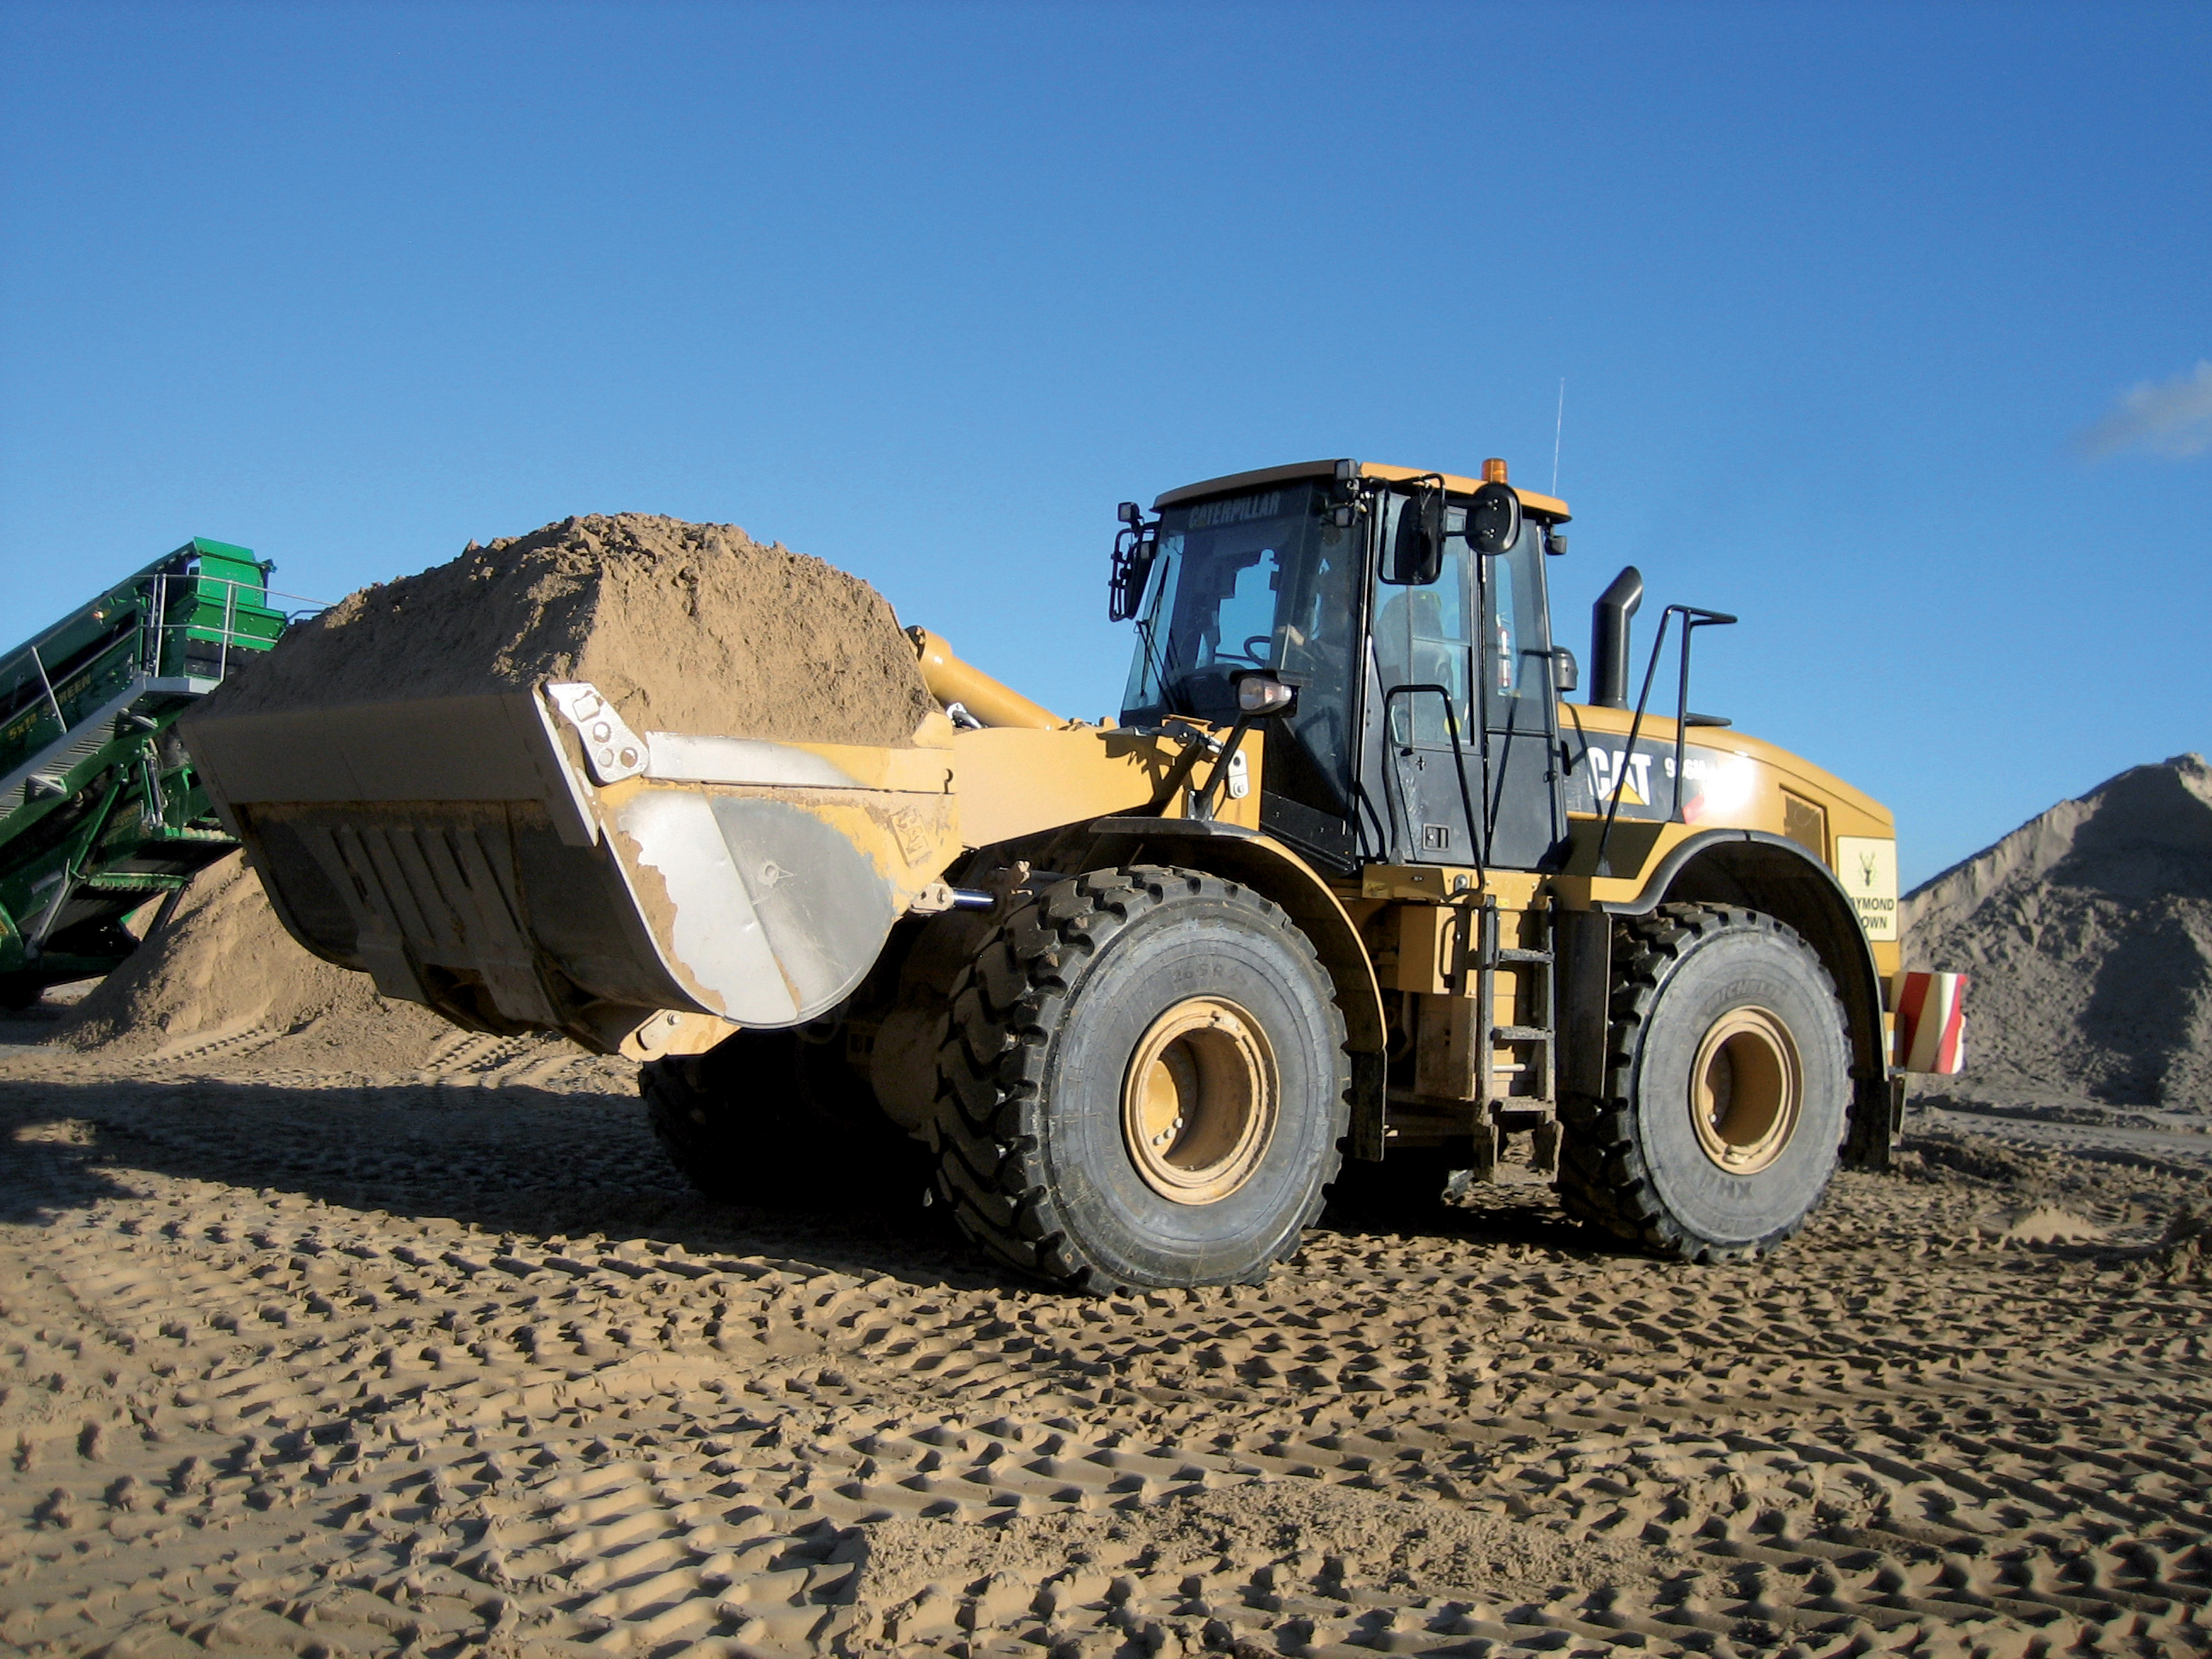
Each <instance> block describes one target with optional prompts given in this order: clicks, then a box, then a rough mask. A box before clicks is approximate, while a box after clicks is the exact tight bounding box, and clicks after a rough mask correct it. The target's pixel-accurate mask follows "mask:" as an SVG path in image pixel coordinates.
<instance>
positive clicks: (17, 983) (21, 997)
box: [0, 975, 46, 1013]
mask: <svg viewBox="0 0 2212 1659" xmlns="http://www.w3.org/2000/svg"><path fill="white" fill-rule="evenodd" d="M45 994H46V981H44V980H37V979H32V978H30V977H29V976H28V975H25V976H24V977H22V978H20V979H19V978H17V977H15V975H5V976H0V1008H5V1009H7V1010H8V1011H9V1012H11V1013H13V1012H21V1010H23V1009H26V1008H35V1007H37V1006H38V1004H39V999H40V997H42V996H44V995H45Z"/></svg>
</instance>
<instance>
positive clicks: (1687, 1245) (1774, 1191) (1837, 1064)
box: [1559, 904, 1850, 1261]
mask: <svg viewBox="0 0 2212 1659" xmlns="http://www.w3.org/2000/svg"><path fill="white" fill-rule="evenodd" d="M1614 950H1615V958H1614V959H1615V962H1616V964H1617V974H1618V976H1617V978H1616V981H1615V983H1614V986H1613V1006H1612V1027H1611V1033H1610V1037H1609V1041H1608V1046H1607V1056H1606V1095H1605V1097H1604V1098H1602V1099H1599V1100H1588V1099H1583V1100H1567V1101H1564V1102H1562V1110H1563V1112H1564V1113H1565V1116H1566V1118H1567V1127H1568V1133H1567V1136H1566V1139H1565V1145H1564V1146H1563V1147H1562V1148H1561V1157H1560V1165H1559V1194H1560V1197H1561V1199H1562V1200H1563V1201H1564V1202H1565V1206H1566V1207H1567V1209H1568V1211H1569V1212H1570V1213H1571V1214H1573V1215H1576V1216H1577V1217H1579V1218H1582V1219H1583V1220H1585V1221H1589V1222H1593V1223H1595V1224H1596V1225H1599V1226H1601V1227H1603V1228H1605V1229H1606V1230H1607V1231H1608V1232H1611V1233H1613V1234H1614V1235H1615V1236H1617V1237H1621V1238H1625V1239H1627V1240H1630V1241H1632V1242H1633V1243H1638V1244H1641V1245H1643V1246H1644V1248H1646V1249H1651V1250H1654V1251H1656V1252H1658V1253H1660V1254H1662V1255H1673V1256H1678V1257H1680V1258H1682V1259H1684V1260H1686V1261H1724V1260H1729V1259H1733V1258H1738V1257H1743V1256H1751V1255H1759V1254H1760V1253H1761V1252H1762V1251H1765V1250H1766V1249H1771V1247H1772V1246H1774V1245H1776V1244H1778V1243H1781V1242H1782V1241H1783V1240H1784V1239H1786V1238H1788V1237H1790V1236H1791V1235H1792V1234H1793V1233H1795V1232H1796V1231H1797V1230H1798V1229H1799V1228H1801V1227H1802V1226H1803V1225H1805V1220H1806V1218H1807V1217H1808V1216H1809V1215H1810V1214H1811V1213H1812V1212H1813V1209H1814V1206H1816V1205H1818V1204H1819V1203H1820V1196H1821V1194H1823V1193H1824V1192H1826V1189H1827V1185H1828V1182H1829V1179H1830V1177H1831V1176H1833V1174H1834V1173H1835V1168H1836V1160H1837V1154H1838V1147H1839V1146H1841V1145H1842V1142H1843V1139H1844V1125H1845V1121H1846V1118H1847V1115H1848V1110H1849V1103H1850V1049H1849V1047H1848V1044H1847V1042H1846V1040H1845V1027H1844V1011H1843V1007H1842V1005H1841V1004H1840V1003H1838V1001H1837V1000H1836V992H1835V987H1834V985H1833V983H1832V981H1830V979H1829V978H1828V975H1827V970H1826V969H1824V968H1823V967H1822V966H1821V965H1820V958H1819V957H1817V956H1816V955H1814V951H1813V949H1812V947H1811V946H1810V945H1807V944H1806V943H1805V941H1804V940H1803V939H1801V938H1800V937H1798V935H1797V934H1796V933H1794V932H1792V931H1791V930H1790V928H1788V927H1784V926H1783V925H1782V924H1781V923H1780V922H1778V921H1775V920H1774V919H1773V918H1772V917H1771V916H1765V915H1759V913H1758V912H1756V911H1752V910H1741V909H1735V908H1729V907H1724V906H1720V905H1703V904H1670V905H1664V906H1662V907H1661V908H1659V909H1658V910H1657V911H1656V912H1655V913H1654V914H1653V915H1650V916H1648V917H1639V918H1638V919H1636V920H1635V921H1631V922H1629V923H1627V924H1626V925H1625V926H1624V927H1623V928H1622V930H1621V932H1620V934H1619V935H1618V936H1617V937H1616V941H1615V946H1614Z"/></svg>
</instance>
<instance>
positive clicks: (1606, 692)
mask: <svg viewBox="0 0 2212 1659" xmlns="http://www.w3.org/2000/svg"><path fill="white" fill-rule="evenodd" d="M1643 603H1644V573H1643V572H1642V571H1640V570H1638V568H1636V567H1635V566H1634V565H1632V564H1631V565H1624V566H1622V567H1621V571H1620V574H1619V575H1618V576H1615V577H1614V578H1613V581H1612V583H1611V585H1610V586H1607V588H1606V590H1605V592H1602V593H1601V594H1599V595H1598V596H1597V603H1596V604H1595V605H1592V606H1591V607H1590V703H1591V706H1592V707H1593V708H1627V707H1628V622H1629V618H1630V617H1633V616H1634V615H1635V614H1636V608H1637V606H1638V605H1642V604H1643Z"/></svg>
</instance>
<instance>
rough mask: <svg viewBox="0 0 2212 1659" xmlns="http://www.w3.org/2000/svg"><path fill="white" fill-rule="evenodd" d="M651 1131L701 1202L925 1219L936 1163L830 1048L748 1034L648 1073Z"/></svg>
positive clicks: (645, 1093)
mask: <svg viewBox="0 0 2212 1659" xmlns="http://www.w3.org/2000/svg"><path fill="white" fill-rule="evenodd" d="M637 1086H638V1093H639V1094H640V1095H641V1097H643V1098H644V1101H645V1111H646V1121H647V1123H649V1124H650V1125H651V1126H652V1128H653V1138H654V1139H657V1140H658V1141H659V1142H660V1145H661V1148H662V1150H663V1151H665V1152H666V1153H667V1154H668V1157H669V1161H670V1162H671V1163H672V1164H675V1166H676V1168H677V1170H678V1171H679V1172H680V1173H681V1174H682V1175H683V1176H684V1179H685V1180H687V1181H689V1182H690V1183H691V1185H692V1186H693V1187H694V1188H696V1189H697V1190H698V1192H699V1194H701V1196H702V1197H705V1198H708V1199H712V1200H714V1202H716V1203H718V1204H735V1205H744V1206H750V1207H752V1208H755V1209H767V1210H793V1209H802V1210H803V1209H823V1208H845V1209H850V1208H854V1207H861V1208H871V1209H880V1208H894V1207H895V1208H909V1207H912V1208H918V1207H919V1206H920V1205H921V1201H922V1200H923V1197H924V1195H925V1194H927V1190H928V1178H929V1159H928V1154H927V1150H926V1149H925V1148H924V1147H923V1146H921V1144H920V1143H919V1142H917V1141H915V1140H913V1139H909V1138H908V1137H907V1136H905V1135H902V1134H901V1133H899V1131H898V1129H897V1127H896V1126H895V1125H894V1124H892V1123H891V1122H890V1120H889V1119H887V1118H885V1117H884V1115H882V1113H881V1112H880V1111H879V1110H878V1109H877V1108H876V1106H875V1103H874V1101H873V1099H872V1097H867V1096H866V1091H865V1090H863V1089H862V1088H861V1087H860V1085H859V1083H858V1081H857V1079H854V1078H853V1077H852V1075H851V1073H849V1072H848V1071H847V1070H846V1068H845V1067H844V1066H843V1065H842V1062H841V1061H840V1060H838V1059H837V1058H836V1055H835V1054H834V1053H832V1052H831V1051H830V1048H829V1045H826V1044H822V1043H817V1042H809V1041H807V1040H806V1038H805V1036H802V1035H801V1033H799V1032H798V1031H795V1030H783V1031H738V1032H737V1033H735V1034H733V1035H732V1036H728V1037H726V1038H724V1039H723V1041H722V1042H720V1043H718V1044H716V1045H715V1047H714V1048H711V1049H709V1050H708V1052H707V1053H705V1054H684V1055H678V1056H672V1057H671V1058H669V1059H666V1060H651V1061H648V1062H647V1064H646V1065H645V1066H642V1067H641V1068H640V1070H639V1073H638V1081H637Z"/></svg>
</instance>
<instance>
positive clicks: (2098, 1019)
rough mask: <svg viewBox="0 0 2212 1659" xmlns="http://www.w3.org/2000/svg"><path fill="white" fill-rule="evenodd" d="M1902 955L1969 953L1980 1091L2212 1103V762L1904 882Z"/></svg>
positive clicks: (2158, 773) (2175, 766) (2102, 788)
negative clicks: (1915, 883)
mask: <svg viewBox="0 0 2212 1659" xmlns="http://www.w3.org/2000/svg"><path fill="white" fill-rule="evenodd" d="M1903 908H1904V921H1905V928H1906V935H1905V964H1906V966H1908V967H1913V968H1947V969H1963V970H1965V971H1966V972H1967V973H1970V974H1972V975H1973V984H1972V988H1971V989H1970V990H1969V991H1968V992H1967V999H1966V1018H1967V1028H1966V1044H1967V1048H1966V1059H1967V1066H1968V1068H1969V1073H1970V1075H1971V1079H1972V1085H1973V1086H1974V1089H1975V1091H1976V1092H1986V1091H1991V1090H2004V1089H2014V1090H2024V1091H2027V1092H2029V1093H2031V1094H2034V1095H2057V1096H2062V1097H2073V1098H2076V1099H2079V1098H2084V1097H2086V1098H2088V1099H2091V1100H2097V1101H2104V1102H2109V1103H2115V1104H2126V1105H2143V1106H2165V1107H2172V1108H2181V1109H2195V1110H2208V1111H2212V765H2208V764H2207V763H2206V762H2205V759H2204V757H2203V756H2202V755H2181V756H2178V757H2175V758H2174V759H2172V760H2169V761H2164V762H2161V763H2159V764H2157V765H2155V766H2138V767H2136V768H2134V769H2131V770H2130V771H2126V772H2123V773H2121V774H2120V775H2118V777H2116V778H2112V779H2111V780H2109V781H2106V782H2105V783H2103V784H2100V785H2099V786H2098V787H2096V788H2095V789H2093V790H2091V791H2090V792H2089V793H2087V794H2086V795H2084V796H2082V797H2081V799H2078V800H2068V801H2061V802H2060V803H2059V804H2058V805H2056V806H2054V807H2052V808H2051V810H2050V811H2047V812H2045V813H2044V814H2042V816H2040V817H2036V818H2033V819H2031V820H2030V821H2029V822H2027V823H2024V824H2022V825H2021V827H2020V828H2019V829H2015V830H2014V831H2013V832H2012V834H2010V835H2008V836H2006V837H2005V838H2004V839H2003V840H2002V841H2000V842H1997V843H1996V845H1995V846H1994V847H1990V848H1985V849H1984V850H1983V851H1982V852H1979V853H1977V854H1975V855H1974V856H1973V857H1972V858H1970V859H1968V860H1966V861H1965V862H1964V863H1962V864H1958V865H1954V866H1952V867H1951V868H1950V869H1948V870H1946V871H1945V872H1943V873H1942V874H1941V875H1939V876H1937V877H1936V878H1934V879H1933V880H1931V881H1929V882H1925V883H1923V884H1922V885H1920V886H1919V887H1917V888H1916V889H1914V890H1913V891H1911V893H1909V894H1907V895H1906V896H1905V902H1904V907H1903Z"/></svg>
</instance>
